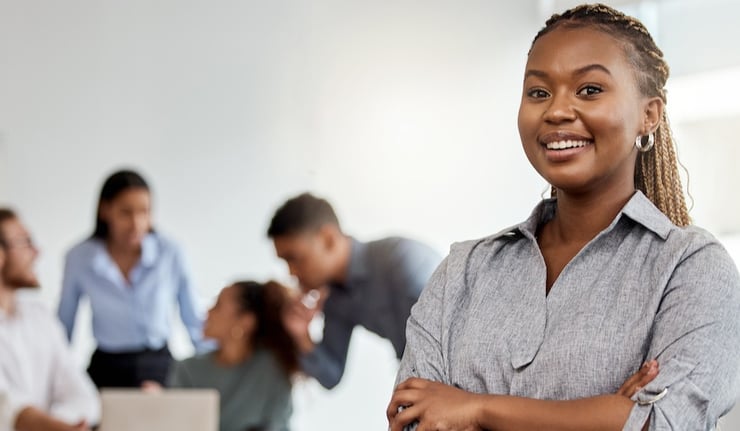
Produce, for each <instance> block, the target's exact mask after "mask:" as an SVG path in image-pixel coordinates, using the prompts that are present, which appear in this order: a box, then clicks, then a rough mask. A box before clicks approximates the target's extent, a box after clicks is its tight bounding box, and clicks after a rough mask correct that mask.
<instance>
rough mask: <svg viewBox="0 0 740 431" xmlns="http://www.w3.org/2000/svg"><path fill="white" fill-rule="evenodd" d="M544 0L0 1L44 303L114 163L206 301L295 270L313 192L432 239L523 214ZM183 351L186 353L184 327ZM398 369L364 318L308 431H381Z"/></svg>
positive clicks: (538, 184) (11, 107)
mask: <svg viewBox="0 0 740 431" xmlns="http://www.w3.org/2000/svg"><path fill="white" fill-rule="evenodd" d="M545 3H547V2H542V1H535V0H528V1H520V2H505V3H504V2H491V1H485V0H467V1H465V2H458V1H441V0H432V1H424V0H409V1H403V2H390V1H385V2H383V1H373V2H360V1H346V0H321V1H315V2H303V1H296V0H274V1H270V2H258V1H236V0H231V1H229V0H219V1H210V2H205V1H194V0H189V1H182V0H156V1H152V0H131V1H126V2H117V1H112V0H102V1H101V0H96V1H93V0H69V1H66V2H51V1H43V0H26V1H23V2H17V1H12V0H0V203H3V202H7V203H10V204H12V205H13V206H14V207H16V208H17V209H18V210H19V211H20V212H21V213H22V215H23V217H24V219H25V220H26V221H27V223H28V225H29V226H30V227H31V229H32V231H33V232H34V233H35V235H36V237H37V239H38V242H39V243H40V245H41V247H42V249H43V255H42V258H41V261H40V263H39V272H40V275H41V279H42V282H43V285H44V288H43V291H42V295H43V297H44V299H45V300H46V301H47V302H48V303H49V305H50V306H54V305H55V304H56V300H57V297H58V292H59V282H60V278H61V261H62V256H63V253H64V250H65V249H66V248H68V247H69V246H70V245H72V244H73V243H74V242H75V241H77V240H79V239H81V238H82V237H84V236H85V235H88V234H89V232H90V230H91V228H92V223H93V211H94V208H93V207H94V202H95V196H96V194H97V193H98V191H99V187H100V183H101V181H102V179H103V177H104V176H105V175H106V174H107V173H109V172H110V171H111V170H113V169H115V168H118V167H120V166H133V167H135V168H138V169H140V170H142V171H143V173H145V174H146V175H147V177H148V178H149V179H150V181H151V183H152V185H153V187H154V192H155V205H156V206H155V213H156V214H155V216H156V219H157V222H158V228H159V229H160V230H162V231H164V232H166V233H169V234H171V235H172V236H173V237H175V238H176V239H177V240H179V241H180V242H181V243H182V244H183V245H184V247H185V249H186V252H187V254H188V255H189V257H190V260H191V261H192V266H193V269H194V272H195V276H196V281H197V284H198V287H199V293H200V294H201V296H202V297H203V299H204V305H205V304H206V303H208V302H209V301H210V300H211V299H212V298H213V297H214V296H215V295H216V293H217V292H218V290H219V289H220V288H221V287H222V286H223V285H224V284H226V283H227V282H229V281H230V280H233V279H235V278H240V277H256V278H266V277H277V278H281V279H283V280H285V279H286V270H285V267H284V266H283V264H282V263H281V262H279V261H278V260H277V259H276V258H275V257H274V252H273V250H272V248H271V246H270V243H269V242H268V241H267V240H266V238H265V236H264V231H265V228H266V226H267V223H268V220H269V217H270V215H271V213H272V211H274V209H275V208H276V206H277V205H279V204H280V203H281V201H283V200H284V199H285V198H287V197H289V196H290V195H292V194H294V193H296V192H299V191H303V190H309V189H310V190H313V191H315V192H316V193H319V194H321V195H323V196H326V197H328V198H329V199H330V200H331V201H332V202H333V203H334V204H335V206H336V209H337V210H338V212H339V215H340V217H341V219H342V221H343V223H344V225H345V228H346V230H347V231H348V232H350V233H352V234H354V235H356V236H358V237H359V238H361V239H371V238H374V237H377V236H381V235H386V234H395V233H399V234H404V235H409V236H414V237H417V238H420V239H423V240H425V241H427V242H429V243H430V244H432V245H433V246H434V247H436V248H437V249H439V250H440V252H444V251H445V250H446V249H447V247H448V245H449V244H450V243H451V242H452V241H455V240H460V239H466V238H471V237H479V236H482V235H486V234H488V233H491V232H493V231H497V230H499V229H501V228H503V227H504V226H506V225H509V224H512V223H515V222H518V221H520V220H521V219H523V218H524V217H526V216H527V215H528V213H529V211H530V209H531V207H532V206H533V205H534V204H535V203H536V201H538V200H539V198H540V193H541V192H542V190H543V189H544V183H543V182H542V181H541V180H540V179H539V178H538V177H537V176H536V174H535V173H534V171H533V170H532V169H531V167H530V166H529V165H528V163H527V162H526V159H525V157H524V155H523V153H522V151H521V150H520V144H519V139H518V136H517V131H516V111H517V108H518V102H519V93H520V85H521V73H522V70H523V66H524V61H525V56H526V52H527V49H528V47H529V43H530V41H531V38H532V37H533V36H534V34H535V33H536V31H537V30H538V29H539V28H540V26H541V25H542V22H541V19H540V18H541V14H542V12H543V8H544V6H543V5H544V4H545ZM620 3H625V2H620ZM666 4H667V3H666ZM671 7H672V6H671ZM659 15H660V14H659ZM699 24H701V23H692V25H699ZM703 24H704V25H705V26H711V25H712V22H711V21H706V22H703ZM661 28H665V27H661ZM695 33H696V34H701V32H695ZM669 41H670V38H666V42H669ZM667 52H669V51H667ZM670 52H678V51H670ZM676 55H678V54H676ZM671 103H674V101H673V100H672V101H671ZM713 157H721V154H720V150H718V152H715V153H714V156H713ZM736 186H737V184H736V183H735V187H736ZM728 190H729V189H728ZM695 198H696V199H697V200H699V199H701V198H702V196H699V195H695ZM709 217H711V215H710V216H709ZM702 218H704V217H703V216H702ZM710 224H711V220H710ZM88 319H89V315H88V314H87V311H84V312H83V313H82V316H81V318H80V319H79V320H80V325H78V326H79V327H80V328H78V333H77V334H76V339H75V348H76V351H77V353H78V356H79V359H80V361H81V362H86V361H87V357H88V354H89V352H90V349H92V348H93V346H92V341H91V336H90V331H89V323H88V321H87V320H88ZM172 347H173V351H174V352H175V353H176V355H178V356H184V355H187V354H189V353H190V348H189V346H188V344H187V342H186V340H185V338H184V336H183V334H182V332H181V331H179V332H178V333H177V334H176V336H175V339H174V341H173V343H172ZM395 367H396V360H395V358H394V356H393V352H392V349H391V348H390V346H389V345H388V343H385V342H383V341H382V340H379V339H378V338H377V337H375V336H374V335H372V334H369V333H367V332H365V331H362V330H359V331H358V333H357V334H356V336H355V337H354V339H353V344H352V346H351V350H350V358H349V363H348V369H347V375H346V376H345V379H344V380H343V382H342V384H341V385H340V386H339V387H338V388H337V389H336V390H334V391H332V392H327V391H324V390H323V389H320V388H319V387H317V385H315V384H313V383H310V382H308V383H303V384H301V385H300V387H299V390H298V391H297V394H296V400H297V406H296V415H295V421H294V422H295V424H296V426H295V429H296V430H298V431H301V430H316V429H322V430H334V429H345V428H348V427H350V428H356V427H357V424H363V425H362V426H361V429H368V430H369V429H383V428H384V427H385V426H386V422H385V418H384V413H383V412H384V409H385V404H386V402H387V400H388V398H389V395H390V389H391V384H392V382H393V375H394V373H395Z"/></svg>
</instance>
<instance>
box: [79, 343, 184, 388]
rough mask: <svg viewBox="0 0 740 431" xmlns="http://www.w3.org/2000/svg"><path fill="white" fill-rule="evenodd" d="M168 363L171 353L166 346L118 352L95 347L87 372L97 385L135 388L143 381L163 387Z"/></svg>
mask: <svg viewBox="0 0 740 431" xmlns="http://www.w3.org/2000/svg"><path fill="white" fill-rule="evenodd" d="M171 364H172V355H171V354H170V350H169V349H168V348H167V347H166V346H165V347H163V348H161V349H158V350H150V349H146V350H139V351H135V352H120V353H110V352H104V351H102V350H100V349H97V350H95V353H93V355H92V358H91V359H90V366H89V367H88V368H87V373H88V374H89V375H90V378H91V379H92V381H93V383H95V386H97V387H98V388H137V387H139V386H141V383H142V382H143V381H145V380H153V381H155V382H158V383H159V384H161V385H162V386H164V385H165V382H166V380H167V373H168V372H169V369H170V365H171Z"/></svg>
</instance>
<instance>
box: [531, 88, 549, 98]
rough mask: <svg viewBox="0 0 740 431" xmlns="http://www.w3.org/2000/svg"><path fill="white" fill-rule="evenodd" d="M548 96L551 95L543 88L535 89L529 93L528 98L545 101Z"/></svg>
mask: <svg viewBox="0 0 740 431" xmlns="http://www.w3.org/2000/svg"><path fill="white" fill-rule="evenodd" d="M548 96H550V93H548V92H547V91H545V90H543V89H541V88H533V89H531V90H529V91H527V97H531V98H533V99H544V98H546V97H548Z"/></svg>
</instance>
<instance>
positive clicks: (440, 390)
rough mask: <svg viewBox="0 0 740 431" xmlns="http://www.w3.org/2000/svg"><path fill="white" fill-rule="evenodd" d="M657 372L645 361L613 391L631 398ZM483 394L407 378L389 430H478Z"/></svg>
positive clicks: (396, 393)
mask: <svg viewBox="0 0 740 431" xmlns="http://www.w3.org/2000/svg"><path fill="white" fill-rule="evenodd" d="M659 372H660V369H659V367H658V362H657V361H656V360H650V361H648V362H646V363H645V364H643V366H642V367H640V369H639V370H637V372H635V374H633V375H631V376H630V377H629V378H628V379H627V380H626V381H625V382H624V384H623V385H622V386H621V387H620V388H619V390H617V392H616V394H617V395H621V396H623V397H626V398H631V397H632V396H633V395H635V394H636V393H637V392H639V391H640V389H642V388H643V387H645V385H647V384H648V383H650V382H652V381H653V379H655V377H656V376H657V375H658V373H659ZM485 397H486V395H480V394H474V393H471V392H466V391H464V390H462V389H458V388H455V387H453V386H448V385H445V384H442V383H438V382H432V381H429V380H425V379H420V378H410V379H408V380H406V381H404V382H403V383H401V384H400V385H398V387H396V390H395V391H394V392H393V397H392V398H391V402H390V404H389V405H388V410H387V411H386V415H387V416H388V423H389V424H390V430H391V431H403V429H404V427H405V426H407V425H410V424H412V423H414V422H415V421H416V422H418V425H417V428H416V431H426V430H434V431H478V430H480V429H481V426H480V423H481V419H482V418H480V417H479V415H480V412H481V411H482V404H483V402H484V400H485ZM401 408H403V410H400V411H399V409H401Z"/></svg>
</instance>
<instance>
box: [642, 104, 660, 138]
mask: <svg viewBox="0 0 740 431" xmlns="http://www.w3.org/2000/svg"><path fill="white" fill-rule="evenodd" d="M664 109H665V103H663V99H661V98H660V97H652V98H650V99H647V100H646V101H645V109H644V111H643V112H644V120H643V125H642V127H643V130H642V134H643V135H647V134H648V133H655V131H656V130H658V126H660V122H661V121H662V120H663V110H664Z"/></svg>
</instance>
